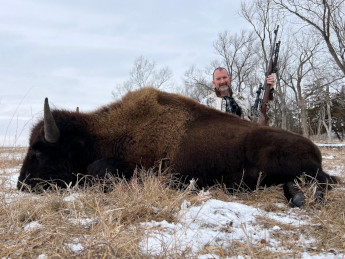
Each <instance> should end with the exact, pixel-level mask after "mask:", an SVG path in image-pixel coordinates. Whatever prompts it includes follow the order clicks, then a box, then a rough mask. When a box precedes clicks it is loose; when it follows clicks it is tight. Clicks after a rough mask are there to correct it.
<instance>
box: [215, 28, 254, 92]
mask: <svg viewBox="0 0 345 259" xmlns="http://www.w3.org/2000/svg"><path fill="white" fill-rule="evenodd" d="M213 46H214V48H215V50H216V53H218V54H219V56H221V60H220V62H221V64H222V65H223V66H225V67H226V68H227V70H228V72H229V75H230V76H231V82H232V86H233V87H232V90H234V91H236V92H238V93H239V92H241V91H242V90H243V87H244V85H246V86H247V84H245V83H246V82H247V83H248V82H250V78H251V77H252V76H253V75H255V67H256V65H257V62H258V57H257V48H256V44H255V37H254V33H253V32H249V31H242V32H241V33H240V34H234V35H231V34H230V33H229V32H228V31H225V32H223V33H219V34H218V39H217V40H216V41H215V43H214V44H213ZM249 85H250V86H252V84H249ZM250 92H251V93H253V90H252V89H251V91H250Z"/></svg>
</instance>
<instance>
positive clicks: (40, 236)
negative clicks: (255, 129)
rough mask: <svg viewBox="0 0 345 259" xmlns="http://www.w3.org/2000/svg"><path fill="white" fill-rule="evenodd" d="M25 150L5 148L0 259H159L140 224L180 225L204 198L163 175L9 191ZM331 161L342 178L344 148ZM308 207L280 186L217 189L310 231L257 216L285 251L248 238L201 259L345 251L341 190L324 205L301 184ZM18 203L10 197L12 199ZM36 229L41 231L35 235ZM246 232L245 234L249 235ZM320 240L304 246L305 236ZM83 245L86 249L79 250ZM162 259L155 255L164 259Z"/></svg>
mask: <svg viewBox="0 0 345 259" xmlns="http://www.w3.org/2000/svg"><path fill="white" fill-rule="evenodd" d="M23 152H25V149H21V148H20V149H15V148H14V149H13V148H11V149H5V148H1V149H0V157H1V159H0V170H1V176H2V177H1V178H0V179H1V182H0V188H1V190H3V192H2V193H1V194H0V203H1V206H0V257H4V258H9V257H11V258H35V257H37V256H39V255H42V254H44V255H46V256H47V257H48V258H155V257H152V256H148V255H145V254H143V252H142V251H141V249H140V246H139V242H140V241H141V240H142V237H143V235H144V229H142V227H140V223H141V222H149V221H152V220H154V221H162V220H166V221H168V222H176V221H177V220H178V219H177V218H176V215H177V214H176V212H177V211H179V209H180V207H181V203H182V201H183V200H185V199H187V200H189V201H192V202H193V203H195V204H199V203H200V197H199V196H197V195H196V192H195V191H192V190H190V189H188V188H187V189H186V188H180V189H176V188H175V189H173V188H171V185H178V184H179V183H178V181H177V180H176V179H175V178H173V177H172V176H171V175H169V174H168V173H165V172H158V173H159V177H157V176H156V174H157V173H156V172H152V171H141V172H137V177H136V178H134V179H133V180H132V181H130V182H127V181H125V180H123V179H119V178H109V181H110V182H111V183H112V184H113V190H112V191H111V192H108V193H104V192H103V191H102V185H97V186H95V187H88V188H87V187H85V188H77V187H74V188H70V189H67V190H65V191H62V192H46V193H44V194H43V195H35V194H23V193H19V194H18V192H17V191H16V190H14V189H13V188H12V189H11V188H9V183H8V181H10V180H9V178H7V176H10V175H11V174H13V172H12V171H11V170H9V168H19V166H20V163H21V161H22V159H23V157H22V156H20V155H19V153H23ZM322 153H323V154H324V155H326V156H333V157H334V158H333V159H325V161H324V163H325V165H324V167H325V170H326V171H333V170H337V171H342V172H343V180H344V178H345V177H344V176H345V173H344V170H345V161H344V159H343V157H344V155H345V150H344V149H342V150H333V149H322ZM12 186H13V184H12ZM302 188H304V191H305V193H306V198H307V200H306V204H305V205H304V207H303V208H302V209H296V208H295V209H291V208H290V207H288V206H287V203H286V200H285V198H284V195H283V191H282V188H281V187H280V186H275V187H270V188H265V189H258V190H256V191H254V192H253V193H238V194H236V195H229V194H228V193H227V191H226V190H223V189H222V188H212V189H210V193H211V195H212V197H213V198H216V199H220V200H223V201H237V202H241V203H243V204H247V205H250V206H254V207H256V208H260V209H262V210H264V211H266V212H268V213H269V212H275V213H281V214H286V215H289V214H291V213H294V214H297V215H298V216H299V217H300V219H301V220H306V221H308V222H310V224H307V225H291V224H284V223H281V222H278V221H274V220H272V219H270V218H268V217H266V218H265V217H258V218H257V222H258V224H260V225H261V226H262V228H267V229H272V228H273V227H275V226H278V227H279V228H280V230H281V231H276V232H274V237H273V238H274V239H275V240H276V242H278V243H279V246H281V247H282V248H284V249H285V250H284V251H275V250H274V249H272V247H273V244H270V241H269V239H262V240H261V241H260V242H259V243H255V242H254V241H252V240H251V238H250V236H248V240H247V241H246V242H239V241H233V242H231V243H229V244H228V245H226V246H223V247H213V246H206V247H205V248H204V249H203V251H200V254H203V253H210V254H214V255H218V256H219V257H220V258H225V257H227V256H235V257H236V256H246V257H251V258H300V257H301V253H303V252H308V253H309V254H314V253H315V254H317V253H320V252H325V251H326V252H330V253H334V254H336V253H340V252H342V253H345V198H344V197H345V190H344V188H343V187H340V188H336V189H335V190H332V191H330V192H328V193H327V194H326V196H325V198H326V201H327V202H326V203H325V204H320V203H317V202H315V200H314V198H313V195H312V193H313V190H314V186H313V185H311V186H310V185H306V186H302ZM11 197H12V198H11ZM30 223H31V224H36V227H33V228H31V229H30ZM244 231H245V229H244ZM302 234H303V235H304V236H307V237H309V238H310V239H314V240H315V241H314V242H313V244H307V245H306V244H303V240H301V235H302ZM78 245H81V246H82V249H81V250H78ZM186 252H187V251H178V252H176V254H174V255H171V253H168V252H167V253H166V254H169V255H170V257H172V258H190V257H188V255H187V254H186ZM163 257H164V256H156V258H163Z"/></svg>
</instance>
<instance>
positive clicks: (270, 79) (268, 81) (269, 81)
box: [266, 74, 275, 89]
mask: <svg viewBox="0 0 345 259" xmlns="http://www.w3.org/2000/svg"><path fill="white" fill-rule="evenodd" d="M266 83H267V84H268V85H269V86H270V89H272V88H273V87H274V84H275V81H274V75H272V74H271V75H269V76H268V77H267V79H266Z"/></svg>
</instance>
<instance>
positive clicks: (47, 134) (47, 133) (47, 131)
mask: <svg viewBox="0 0 345 259" xmlns="http://www.w3.org/2000/svg"><path fill="white" fill-rule="evenodd" d="M59 137H60V131H59V129H58V127H57V126H56V123H55V120H54V117H53V114H52V113H51V111H50V108H49V104H48V98H46V99H45V100H44V138H45V140H46V141H48V142H50V143H56V142H57V141H58V139H59Z"/></svg>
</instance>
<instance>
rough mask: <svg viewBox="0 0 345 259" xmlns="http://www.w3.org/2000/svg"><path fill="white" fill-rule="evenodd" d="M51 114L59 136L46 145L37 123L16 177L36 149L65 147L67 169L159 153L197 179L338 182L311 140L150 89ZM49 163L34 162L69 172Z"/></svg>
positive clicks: (98, 171) (127, 162) (138, 160)
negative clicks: (89, 109) (83, 110)
mask: <svg viewBox="0 0 345 259" xmlns="http://www.w3.org/2000/svg"><path fill="white" fill-rule="evenodd" d="M53 116H54V118H55V121H56V124H57V126H58V128H59V129H60V132H61V137H60V139H59V141H58V143H56V144H54V145H47V144H46V143H45V140H44V137H43V136H44V134H43V123H42V122H40V123H39V124H38V125H36V127H35V128H34V129H33V132H32V135H31V140H30V149H29V153H28V155H27V159H26V160H28V161H24V164H23V168H22V171H21V176H20V178H19V179H20V181H23V179H25V176H27V175H28V174H29V173H30V171H33V169H31V167H32V168H35V166H34V165H33V164H34V163H35V159H34V158H33V157H34V156H35V154H36V153H42V150H44V152H47V153H51V154H55V156H56V154H58V151H59V152H60V150H64V149H66V150H67V151H66V152H67V153H68V155H67V157H73V159H72V160H71V162H70V164H69V166H68V168H70V169H69V170H70V171H72V172H74V171H78V173H83V174H86V173H89V174H93V175H102V174H104V172H103V171H105V169H109V168H110V167H112V169H116V170H117V169H119V168H121V169H124V170H125V169H126V168H131V165H133V164H135V165H141V166H144V167H151V166H153V165H154V163H155V162H156V161H157V160H160V159H163V158H164V159H166V160H167V161H169V164H170V165H171V166H172V168H173V169H174V170H175V172H176V173H179V174H181V175H183V176H185V177H187V178H195V179H198V183H199V185H200V186H207V185H212V184H214V183H215V182H223V183H225V184H226V185H227V186H228V187H236V186H238V185H240V184H245V185H246V186H248V187H249V188H250V189H253V188H255V186H256V185H257V181H258V180H259V179H258V178H259V175H260V174H261V173H260V172H262V173H263V178H262V179H261V180H262V184H267V185H271V184H280V183H283V184H286V183H287V182H293V181H294V180H295V179H296V178H297V177H299V176H301V175H302V174H303V173H306V174H307V175H309V176H311V177H315V178H316V179H317V180H318V181H319V182H320V183H321V184H325V183H327V182H336V179H335V178H334V177H331V176H329V175H328V174H326V173H325V172H323V171H322V166H321V154H320V151H319V149H318V148H317V147H316V146H315V145H314V144H313V143H312V142H311V141H310V140H308V139H306V138H304V137H302V136H300V135H297V134H295V133H292V132H289V131H284V130H281V129H278V128H272V127H265V126H259V125H258V124H256V123H252V122H249V121H245V120H242V119H240V118H238V117H237V116H234V115H231V114H226V113H223V112H220V111H217V110H214V109H211V108H208V107H206V106H203V105H201V104H199V103H197V102H195V101H193V100H191V99H189V98H186V97H183V96H181V95H178V94H170V93H166V92H162V91H158V90H156V89H154V88H143V89H140V90H138V91H134V92H129V93H128V94H127V95H126V96H124V97H123V98H122V100H120V101H118V102H115V103H112V104H110V105H108V106H104V107H101V108H100V109H98V110H96V111H94V112H92V113H76V112H67V111H54V112H53ZM48 146H49V149H47V147H48ZM46 150H47V151H46ZM54 150H56V151H54ZM30 151H31V153H30ZM47 153H46V154H47ZM30 154H31V155H30ZM46 156H48V155H46ZM48 157H50V155H49V156H48ZM61 157H66V154H65V155H63V154H61ZM59 159H60V158H59V157H58V156H57V158H56V159H55V160H56V161H58V160H59ZM61 159H63V158H61ZM29 160H30V161H29ZM48 160H49V159H47V161H48ZM44 161H46V160H44ZM62 161H63V160H62ZM76 161H78V164H77V163H76ZM50 164H52V165H51V168H50V170H52V171H54V172H51V173H49V174H48V173H45V172H46V171H47V168H45V169H44V170H45V171H44V170H43V168H41V167H40V170H42V173H40V174H43V176H45V177H48V176H49V179H53V178H54V175H57V176H56V177H59V178H65V177H67V176H69V174H71V173H69V174H68V173H64V175H67V176H59V175H60V173H57V172H58V171H59V170H57V169H56V168H55V167H54V165H53V163H52V162H50ZM58 164H59V165H60V164H61V162H59V163H58ZM56 167H57V166H56ZM71 168H72V169H71ZM86 169H87V172H86ZM34 171H35V172H36V171H39V170H37V169H35V170H34ZM40 177H42V175H40ZM42 178H43V179H45V178H44V177H42ZM18 186H19V185H18Z"/></svg>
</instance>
